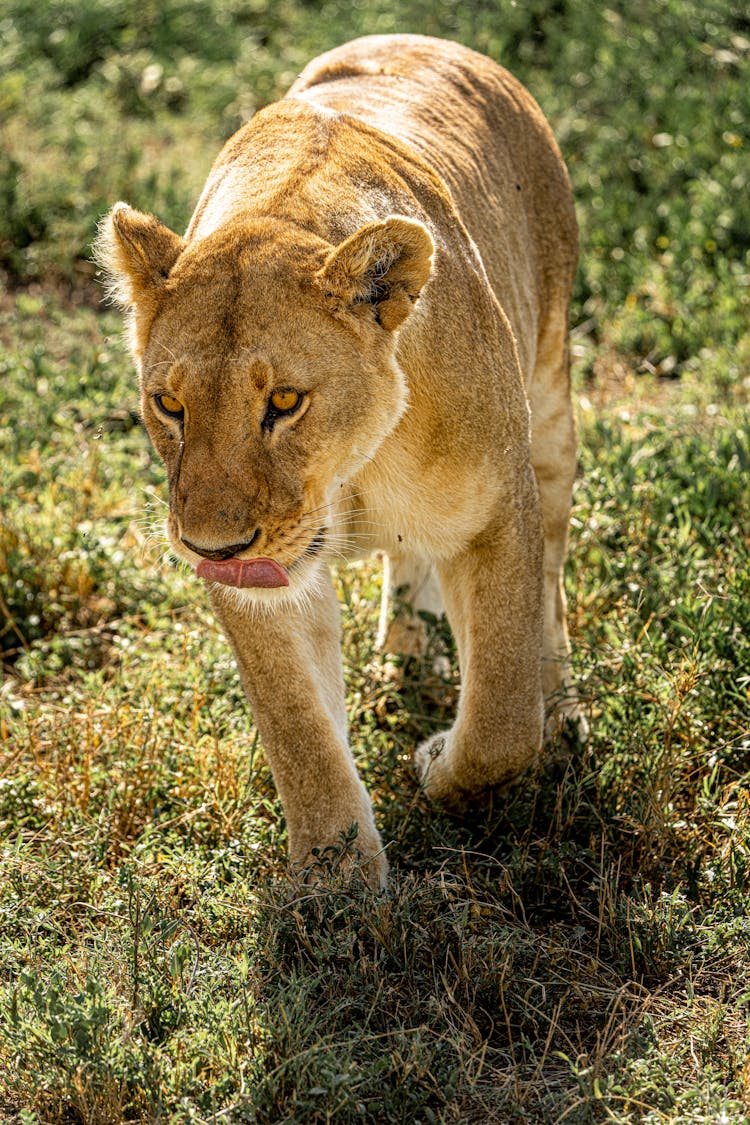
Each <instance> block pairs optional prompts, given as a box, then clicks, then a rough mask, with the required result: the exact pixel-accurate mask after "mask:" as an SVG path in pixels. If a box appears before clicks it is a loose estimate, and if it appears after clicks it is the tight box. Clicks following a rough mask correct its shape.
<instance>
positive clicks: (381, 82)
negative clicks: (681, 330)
mask: <svg viewBox="0 0 750 1125" xmlns="http://www.w3.org/2000/svg"><path fill="white" fill-rule="evenodd" d="M288 96H289V97H296V98H300V97H301V98H303V99H304V100H306V101H310V102H314V103H316V104H322V105H325V106H327V107H328V108H330V109H333V110H336V111H338V112H339V113H343V114H346V115H348V116H351V117H355V118H358V119H360V120H363V121H365V122H366V123H367V124H368V125H370V126H373V127H375V128H377V129H379V130H381V131H383V132H385V133H391V134H392V135H394V136H396V137H397V138H398V139H399V140H401V141H402V142H404V143H405V144H407V145H408V146H409V147H410V148H411V149H413V150H414V151H416V152H417V153H418V154H419V156H420V157H422V158H423V159H424V160H425V161H427V163H428V164H429V165H431V167H432V168H433V169H434V170H435V171H436V172H437V174H438V175H439V176H440V177H441V179H442V181H443V182H444V183H445V185H446V186H447V188H448V189H449V191H450V193H451V196H452V199H453V201H454V204H455V206H456V209H457V211H458V213H459V215H460V217H461V219H462V221H463V223H464V225H465V226H466V228H467V230H468V232H469V234H470V235H471V237H472V239H473V240H474V242H475V244H476V245H477V247H478V248H479V251H480V254H481V256H482V260H483V262H484V266H485V269H486V271H487V275H488V278H489V280H490V283H491V285H492V287H493V289H494V291H495V293H496V295H497V297H498V300H499V301H500V304H501V305H502V306H503V308H504V309H505V311H506V313H507V315H508V317H509V319H510V321H511V324H512V326H513V329H514V331H515V334H516V338H517V340H518V341H519V350H520V351H521V353H522V361H523V359H524V353H525V354H526V357H527V358H528V363H531V362H532V357H533V355H534V352H535V348H536V340H537V335H538V333H539V331H540V330H541V328H542V327H543V324H544V321H545V319H546V317H547V316H548V315H552V314H553V313H559V310H560V309H565V308H566V307H567V302H568V300H569V297H570V290H571V288H572V283H573V277H574V273H575V267H576V262H577V255H578V238H577V226H576V219H575V210H574V207H573V200H572V193H571V189H570V183H569V180H568V176H567V172H566V169H565V166H564V164H563V161H562V157H561V155H560V152H559V149H558V147H557V144H556V142H555V140H554V138H553V136H552V132H551V130H550V128H549V126H548V124H547V122H546V120H545V118H544V115H543V114H542V111H541V110H540V108H539V106H538V105H537V103H536V102H535V101H534V99H533V97H532V96H531V94H529V92H528V91H527V90H526V89H525V88H524V87H523V86H522V85H521V83H520V82H518V80H517V79H515V78H514V77H513V76H512V75H511V74H510V73H509V72H508V71H507V70H505V69H504V68H503V67H501V66H499V65H498V64H497V63H495V62H493V61H492V60H491V59H489V58H487V57H486V56H484V55H481V54H478V53H477V52H475V51H472V50H470V49H469V48H468V47H464V46H462V45H461V44H459V43H454V42H450V41H448V40H443V39H433V38H430V37H427V36H420V35H375V36H367V37H364V38H361V39H355V40H353V41H352V42H351V43H346V44H344V45H343V46H342V47H338V48H335V49H334V50H332V51H329V52H328V53H326V54H324V55H322V56H320V58H318V59H315V60H313V61H312V62H311V63H310V64H309V65H308V66H307V67H306V68H305V70H304V71H303V72H302V74H301V75H300V77H299V78H298V79H297V81H296V82H295V84H294V85H293V86H292V88H291V90H290V91H289V94H288ZM528 373H529V372H528V370H527V374H528Z"/></svg>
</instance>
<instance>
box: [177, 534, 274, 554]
mask: <svg viewBox="0 0 750 1125" xmlns="http://www.w3.org/2000/svg"><path fill="white" fill-rule="evenodd" d="M259 535H260V528H259V527H256V529H255V531H254V532H253V534H252V535H251V536H250V538H249V539H245V540H244V541H243V542H242V543H231V544H230V545H229V546H228V547H201V546H200V545H199V544H198V543H191V541H190V540H189V539H186V538H185V536H184V535H183V536H182V537H181V542H182V543H184V544H185V546H186V547H187V548H188V550H190V551H195V553H196V555H201V557H202V558H204V559H212V560H213V561H214V562H221V561H222V560H223V559H232V558H234V557H235V555H239V554H240V553H241V552H242V551H249V550H250V548H251V547H252V545H253V543H255V542H256V541H257V539H258V536H259Z"/></svg>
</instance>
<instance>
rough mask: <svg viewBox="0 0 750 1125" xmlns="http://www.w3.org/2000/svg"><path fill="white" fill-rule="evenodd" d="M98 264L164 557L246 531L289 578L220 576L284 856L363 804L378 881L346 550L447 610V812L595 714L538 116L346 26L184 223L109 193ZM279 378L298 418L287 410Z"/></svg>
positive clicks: (554, 242) (553, 184) (504, 76)
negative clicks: (127, 336) (574, 656)
mask: <svg viewBox="0 0 750 1125" xmlns="http://www.w3.org/2000/svg"><path fill="white" fill-rule="evenodd" d="M98 255H99V260H100V262H101V263H102V264H103V267H104V269H105V272H106V274H107V277H108V285H109V291H110V293H111V295H112V297H113V298H114V299H115V300H116V301H118V302H119V303H120V304H121V305H122V306H123V307H124V308H126V309H127V310H129V315H130V317H131V344H132V351H133V355H134V359H135V362H136V366H137V368H138V372H139V377H140V382H141V394H142V410H143V417H144V421H145V423H146V426H147V428H148V430H149V433H150V435H151V438H152V440H153V443H154V446H155V447H156V450H157V451H158V453H159V455H160V456H161V458H162V459H163V461H164V465H165V467H166V471H167V476H168V478H169V486H170V506H169V519H168V527H169V535H170V541H171V544H172V547H173V549H174V551H175V552H176V553H177V554H178V555H179V556H180V557H181V558H183V559H184V560H185V561H186V562H187V563H188V564H190V565H191V566H193V567H194V566H196V565H197V563H198V561H199V555H197V554H196V553H195V552H194V551H192V550H191V549H190V548H188V547H186V545H185V543H184V540H187V541H188V543H191V544H193V545H194V546H198V547H199V548H200V549H201V550H203V551H205V552H217V551H222V550H225V549H229V548H234V547H235V545H237V544H242V543H247V542H250V543H251V544H252V545H251V547H250V548H249V549H248V550H245V551H241V557H256V558H257V557H268V558H272V559H274V560H275V561H276V562H277V563H278V564H279V565H281V566H283V567H286V568H287V570H288V573H289V586H288V587H286V588H279V589H258V590H255V589H250V590H238V589H234V588H232V587H229V586H223V585H219V584H217V583H213V582H210V583H208V591H209V595H210V598H211V601H212V604H213V606H214V609H215V612H216V614H217V616H218V618H219V621H220V623H221V625H222V626H223V628H224V630H225V632H226V634H227V636H228V638H229V640H230V641H231V643H232V646H233V648H234V651H235V654H236V657H237V661H238V664H239V668H240V673H241V676H242V680H243V684H244V687H245V690H246V692H247V695H248V698H249V700H250V703H251V706H252V709H253V713H254V717H255V719H256V722H257V724H258V728H259V730H260V734H261V737H262V740H263V743H264V746H265V750H266V753H267V755H268V759H269V762H270V765H271V767H272V770H273V773H274V777H275V779H276V782H277V785H278V787H279V792H280V795H281V799H282V801H283V804H284V809H285V814H286V818H287V824H288V829H289V839H290V851H291V855H292V858H293V860H294V862H295V864H296V865H300V866H304V865H305V864H306V863H307V862H308V861H309V859H310V856H311V854H312V849H314V848H319V847H325V846H327V845H330V844H336V843H337V841H338V840H339V838H340V836H341V833H345V832H346V831H347V830H348V829H349V828H350V826H351V824H352V823H353V822H356V823H357V825H358V835H357V840H356V845H357V847H358V848H359V849H360V851H361V854H362V859H363V861H364V870H365V872H366V875H367V877H368V879H369V880H370V881H371V882H372V883H373V884H375V885H377V884H382V883H383V882H384V880H385V876H386V861H385V858H384V855H383V852H382V846H381V843H380V838H379V836H378V833H377V830H376V828H375V824H374V821H373V815H372V809H371V806H370V801H369V798H368V796H367V794H366V792H365V789H364V787H363V785H362V783H361V781H360V779H359V778H358V776H357V772H356V769H355V767H354V763H353V760H352V757H351V754H350V752H349V749H348V745H347V733H346V708H345V699H344V686H343V678H342V672H341V660H340V653H339V621H338V606H337V603H336V598H335V595H334V591H333V585H332V583H331V580H330V577H329V574H328V565H327V564H328V563H329V562H330V561H331V560H332V559H335V558H339V557H346V558H348V557H353V556H357V555H361V554H363V553H367V552H371V551H383V552H386V553H387V555H388V557H389V573H390V575H391V578H392V581H393V582H394V584H396V585H398V586H399V587H401V588H402V590H401V593H402V595H403V593H404V588H405V590H406V592H407V593H408V592H409V591H411V595H412V598H413V601H414V605H415V607H416V608H417V609H420V608H427V609H429V610H430V611H431V612H439V611H440V608H441V601H442V603H444V606H445V609H446V611H447V613H448V617H449V619H450V622H451V625H452V627H453V629H454V632H455V634H456V640H457V645H458V651H459V659H460V664H461V676H462V687H461V694H460V703H459V707H458V714H457V716H456V721H455V723H454V725H453V727H452V728H451V730H450V731H447V732H445V733H443V734H441V735H439V736H436V737H434V738H433V739H431V740H430V741H429V742H428V743H427V744H426V745H425V746H422V747H420V748H418V750H417V752H416V764H417V770H418V772H419V775H420V777H421V779H422V781H423V784H424V785H425V787H426V789H427V791H428V792H429V793H430V795H432V796H433V797H435V798H436V799H437V800H441V801H444V802H446V803H449V804H455V805H458V804H462V803H464V802H466V801H468V800H472V799H473V798H474V797H475V796H476V795H477V794H478V793H480V792H481V791H482V790H485V789H486V788H488V787H495V786H502V785H504V784H507V783H508V782H510V781H512V780H513V779H514V778H516V777H518V776H519V774H521V773H522V772H523V771H524V770H525V769H526V768H527V767H528V766H529V764H530V763H531V762H533V761H534V759H535V758H536V756H537V754H538V753H539V750H540V747H541V743H542V737H543V725H544V718H545V717H544V709H545V699H546V701H547V722H548V725H549V726H552V725H554V724H556V723H558V722H559V721H560V720H561V718H562V717H568V718H575V717H577V704H576V701H575V696H574V693H573V692H572V690H571V688H570V686H569V674H568V666H567V657H568V648H569V646H568V638H567V631H566V625H565V600H564V595H563V590H562V568H563V562H564V557H565V551H566V544H567V525H568V516H569V508H570V494H571V488H572V483H573V477H574V474H575V435H574V429H573V421H572V412H571V405H570V393H569V378H568V349H567V331H568V328H567V317H568V306H569V301H570V295H571V289H572V284H573V277H574V273H575V268H576V259H577V233H576V222H575V214H574V209H573V203H572V199H571V193H570V187H569V183H568V178H567V174H566V172H565V168H564V166H563V163H562V160H561V158H560V153H559V151H558V149H557V146H556V145H555V142H554V140H553V138H552V136H551V133H550V131H549V128H548V126H547V124H546V122H545V121H544V118H543V116H542V114H541V111H540V110H539V107H538V106H537V105H536V103H535V102H534V101H533V99H532V98H531V96H530V95H529V94H528V93H527V92H526V91H525V90H524V89H523V87H522V86H520V84H519V83H518V82H516V81H515V80H514V79H513V78H512V77H511V76H510V75H509V74H508V73H507V72H506V71H504V70H502V69H501V68H500V67H498V66H497V65H496V64H495V63H493V62H491V61H490V60H489V59H486V58H484V57H482V56H480V55H477V54H475V53H473V52H471V51H469V50H467V49H465V48H463V47H461V46H459V45H457V44H455V43H447V42H441V41H439V40H434V39H427V38H422V37H419V36H375V37H370V38H367V39H363V40H357V41H355V42H353V43H350V44H347V45H346V46H344V47H341V48H339V49H337V50H335V51H332V52H330V53H329V54H327V55H324V56H323V57H322V58H320V59H317V60H315V61H314V62H312V63H310V65H309V66H308V67H307V68H306V69H305V70H304V71H303V73H302V75H301V76H300V77H299V79H298V80H297V81H296V82H295V84H294V86H293V87H292V89H291V90H290V92H289V94H288V95H287V97H286V98H283V99H282V100H281V101H279V102H277V103H275V104H274V105H272V106H268V107H267V108H265V109H264V110H262V111H261V112H259V113H258V114H256V116H255V117H254V118H253V119H252V121H250V122H249V123H248V124H247V125H245V126H244V127H243V128H242V129H241V130H240V131H239V132H238V133H237V134H236V135H235V136H234V137H232V138H230V140H229V141H228V142H227V144H226V146H225V147H224V149H223V150H222V152H221V153H220V155H219V157H218V158H217V160H216V163H215V164H214V167H213V169H212V171H211V173H210V175H209V178H208V181H207V183H206V186H205V189H204V191H203V193H202V195H201V198H200V199H199V201H198V204H197V206H196V209H195V212H194V214H193V217H192V219H191V221H190V224H189V227H188V230H187V233H186V235H185V237H184V238H183V237H181V236H180V235H178V234H176V233H174V232H173V231H170V230H169V229H168V228H167V227H165V226H164V225H163V224H162V223H161V222H160V221H159V220H158V219H156V218H155V217H153V216H151V215H147V214H145V213H142V212H139V211H135V210H133V209H132V208H130V207H128V206H127V204H124V203H119V204H117V205H116V206H115V207H114V208H113V210H112V211H111V213H110V214H109V216H108V217H107V218H106V219H105V220H104V222H103V223H102V226H101V231H100V235H99V241H98ZM285 388H291V389H293V390H294V391H295V392H296V393H297V394H299V395H300V396H301V404H300V407H299V409H295V410H293V411H291V412H290V413H289V414H288V415H287V414H284V413H283V412H282V413H278V411H277V412H276V413H274V411H273V410H270V409H269V402H270V401H271V398H272V396H273V394H274V392H275V391H278V390H279V389H285ZM159 395H168V396H170V397H172V398H174V399H176V400H177V401H179V403H181V404H182V406H183V407H184V417H182V418H174V417H168V416H165V414H164V412H163V411H160V410H158V408H157V407H156V405H155V403H156V401H158V398H157V397H156V396H159ZM277 401H282V400H277ZM283 401H286V400H283ZM238 549H239V548H238ZM197 581H198V580H197V579H196V582H197ZM386 593H387V592H386ZM389 621H390V618H389V615H388V613H387V611H386V608H385V607H384V611H383V614H382V618H381V636H382V637H383V638H384V640H386V641H388V639H389V638H397V637H399V636H401V637H402V638H404V643H407V642H408V643H409V644H413V643H417V644H418V643H419V633H418V631H415V630H414V629H412V630H411V631H409V630H408V629H407V628H403V629H401V630H399V628H398V627H397V626H398V625H399V621H398V620H396V621H395V622H393V623H392V624H394V625H395V626H396V627H395V628H391V627H390V626H389ZM560 701H563V702H562V703H560ZM556 704H557V706H556ZM354 869H355V870H359V869H360V867H359V866H358V865H357V864H356V863H355V865H354Z"/></svg>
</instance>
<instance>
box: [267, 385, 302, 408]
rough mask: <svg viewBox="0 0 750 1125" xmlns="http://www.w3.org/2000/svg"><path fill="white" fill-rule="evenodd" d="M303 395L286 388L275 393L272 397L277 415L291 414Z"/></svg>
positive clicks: (272, 405) (272, 404) (272, 403)
mask: <svg viewBox="0 0 750 1125" xmlns="http://www.w3.org/2000/svg"><path fill="white" fill-rule="evenodd" d="M301 398H302V395H301V394H300V393H299V391H295V390H291V389H289V388H286V389H284V390H281V391H274V392H273V394H272V395H271V407H272V409H273V410H275V411H276V413H277V414H289V413H290V412H291V411H292V410H294V409H295V408H296V407H297V406H299V400H300V399H301Z"/></svg>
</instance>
